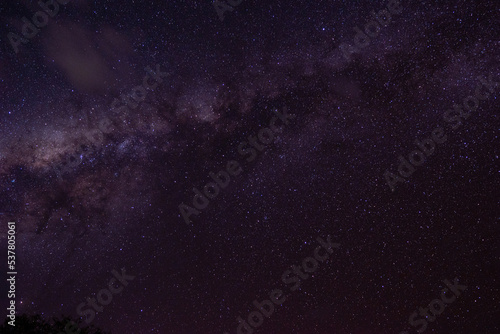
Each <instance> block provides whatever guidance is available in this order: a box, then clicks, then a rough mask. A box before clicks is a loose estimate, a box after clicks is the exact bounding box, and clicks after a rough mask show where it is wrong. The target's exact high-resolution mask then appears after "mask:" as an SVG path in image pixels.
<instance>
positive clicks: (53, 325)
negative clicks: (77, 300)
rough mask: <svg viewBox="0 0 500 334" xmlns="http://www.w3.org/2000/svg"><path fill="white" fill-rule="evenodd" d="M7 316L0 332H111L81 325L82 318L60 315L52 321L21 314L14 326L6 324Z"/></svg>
mask: <svg viewBox="0 0 500 334" xmlns="http://www.w3.org/2000/svg"><path fill="white" fill-rule="evenodd" d="M9 321H10V319H9V318H7V319H5V322H4V323H3V324H2V325H1V326H0V334H111V333H110V332H105V331H103V330H102V329H99V328H97V327H95V326H94V325H91V326H85V327H83V326H82V320H81V319H77V320H72V319H71V318H70V317H62V318H61V319H58V318H52V321H50V322H49V321H47V320H45V319H43V318H42V317H41V316H40V315H38V314H36V315H27V314H23V315H20V316H17V317H16V321H15V326H11V325H9V324H8V322H9ZM70 323H72V324H74V327H73V328H71V327H69V326H68V328H69V330H68V331H66V329H65V327H66V326H67V325H68V324H70Z"/></svg>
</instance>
